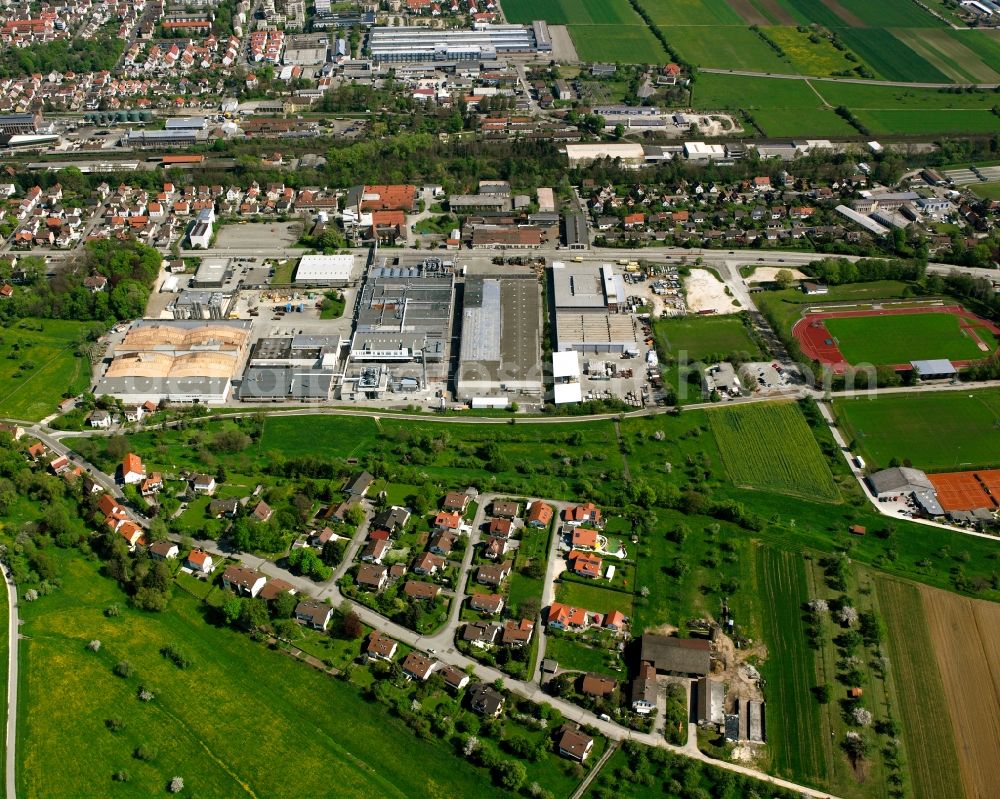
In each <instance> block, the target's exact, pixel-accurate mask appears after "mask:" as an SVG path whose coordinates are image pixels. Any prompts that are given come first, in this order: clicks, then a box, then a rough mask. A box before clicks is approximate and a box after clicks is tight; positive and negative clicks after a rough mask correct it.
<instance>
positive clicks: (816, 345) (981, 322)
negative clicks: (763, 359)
mask: <svg viewBox="0 0 1000 799" xmlns="http://www.w3.org/2000/svg"><path fill="white" fill-rule="evenodd" d="M924 313H947V314H951V315H952V316H957V317H958V318H959V319H960V320H961V323H960V326H961V328H962V329H963V330H964V331H965V332H966V333H968V334H969V335H970V336H972V337H973V338H974V339H976V341H978V342H980V343H982V339H981V338H980V337H979V335H978V333H977V332H976V330H975V329H974V328H976V327H985V328H986V329H987V330H989V331H990V332H991V333H993V334H994V335H996V336H998V337H1000V327H997V325H995V324H993V322H990V321H989V320H988V319H983V318H981V317H979V316H976V315H975V314H974V313H972V312H971V311H967V310H965V308H963V307H962V306H961V305H934V306H924V307H920V306H916V307H910V308H885V309H882V310H877V311H875V310H871V309H866V310H859V311H816V312H814V313H809V312H807V313H806V315H805V316H804V317H803V318H802V319H800V320H799V321H798V322H796V323H795V325H794V326H793V327H792V335H793V336H795V338H797V339H798V341H799V345H800V346H801V347H802V353H803V354H804V355H805V356H806V357H807V358H810V359H812V360H814V361H819V362H820V363H821V364H823V365H824V366H829V367H831V368H832V369H833V371H834V372H835V373H836V374H843V373H844V371H845V370H846V369H847V367H848V366H849V365H850V364H848V363H847V361H846V360H845V358H844V354H843V353H842V352H841V351H840V348H839V347H838V346H837V342H836V340H835V339H834V338H833V336H832V335H830V331H829V330H827V327H826V324H825V320H827V319H842V318H844V317H850V316H904V315H907V314H911V315H912V314H924ZM828 342H829V343H828ZM984 357H985V353H984ZM952 363H953V364H954V365H955V367H956V368H962V367H965V366H968V365H969V364H971V363H972V361H952ZM894 368H895V369H896V370H897V371H899V370H903V369H910V365H909V364H908V363H903V364H896V365H895V367H894Z"/></svg>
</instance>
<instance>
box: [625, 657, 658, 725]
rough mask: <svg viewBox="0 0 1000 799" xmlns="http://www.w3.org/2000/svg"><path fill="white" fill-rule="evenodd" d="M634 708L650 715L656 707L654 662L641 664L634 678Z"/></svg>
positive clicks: (640, 712) (632, 693) (631, 697)
mask: <svg viewBox="0 0 1000 799" xmlns="http://www.w3.org/2000/svg"><path fill="white" fill-rule="evenodd" d="M630 699H631V701H632V710H633V712H635V713H638V714H639V715H641V716H648V715H649V714H650V713H652V712H653V710H654V709H655V708H656V668H655V667H654V666H653V664H652V663H647V662H645V661H643V662H642V663H640V664H639V673H638V674H637V675H636V677H635V679H634V680H632V692H631V696H630Z"/></svg>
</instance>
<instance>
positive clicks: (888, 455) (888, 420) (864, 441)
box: [833, 391, 1000, 471]
mask: <svg viewBox="0 0 1000 799" xmlns="http://www.w3.org/2000/svg"><path fill="white" fill-rule="evenodd" d="M833 407H834V410H835V411H836V413H837V419H838V423H839V424H840V426H841V428H842V429H843V430H844V432H845V435H846V437H847V439H848V440H849V441H850V440H851V439H853V440H854V441H855V442H857V447H858V449H859V451H860V452H861V453H862V454H863V455H864V456H865V459H866V461H867V462H868V466H869V467H870V468H873V469H881V468H885V467H886V466H888V465H889V461H890V460H892V459H893V458H897V459H898V460H899V461H900V462H903V461H904V460H906V461H910V462H911V463H912V464H913V465H914V466H915V467H916V468H918V469H923V470H925V471H956V470H960V469H972V468H987V467H996V466H1000V393H998V392H996V391H941V392H926V393H925V392H921V393H919V394H918V393H914V394H885V395H882V396H880V397H878V398H876V399H867V398H856V399H847V398H844V399H836V400H834V403H833Z"/></svg>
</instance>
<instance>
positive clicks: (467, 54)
mask: <svg viewBox="0 0 1000 799" xmlns="http://www.w3.org/2000/svg"><path fill="white" fill-rule="evenodd" d="M538 35H541V36H542V37H543V42H542V47H543V48H546V47H547V49H548V50H551V49H552V42H551V38H549V35H548V26H547V25H545V24H544V23H542V26H541V27H540V28H539V29H538V32H537V33H536V28H535V27H534V26H531V27H526V26H524V25H480V26H477V27H475V28H453V29H449V30H441V29H438V28H423V27H419V28H418V27H398V28H372V30H371V33H370V34H369V36H368V51H369V53H370V54H371V57H372V60H373V61H495V60H496V58H497V55H498V54H500V53H533V52H539V47H538V43H537V40H536V36H538Z"/></svg>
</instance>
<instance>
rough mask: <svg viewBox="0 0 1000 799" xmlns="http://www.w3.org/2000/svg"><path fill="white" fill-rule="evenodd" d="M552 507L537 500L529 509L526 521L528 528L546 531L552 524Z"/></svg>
mask: <svg viewBox="0 0 1000 799" xmlns="http://www.w3.org/2000/svg"><path fill="white" fill-rule="evenodd" d="M552 513H553V511H552V506H551V505H546V504H545V503H544V502H542V501H541V500H535V501H534V502H532V503H531V507H530V508H528V518H527V519H526V520H525V522H526V524H527V525H528V527H536V528H539V529H544V528H546V527H548V526H549V525H550V524H551V523H552Z"/></svg>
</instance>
